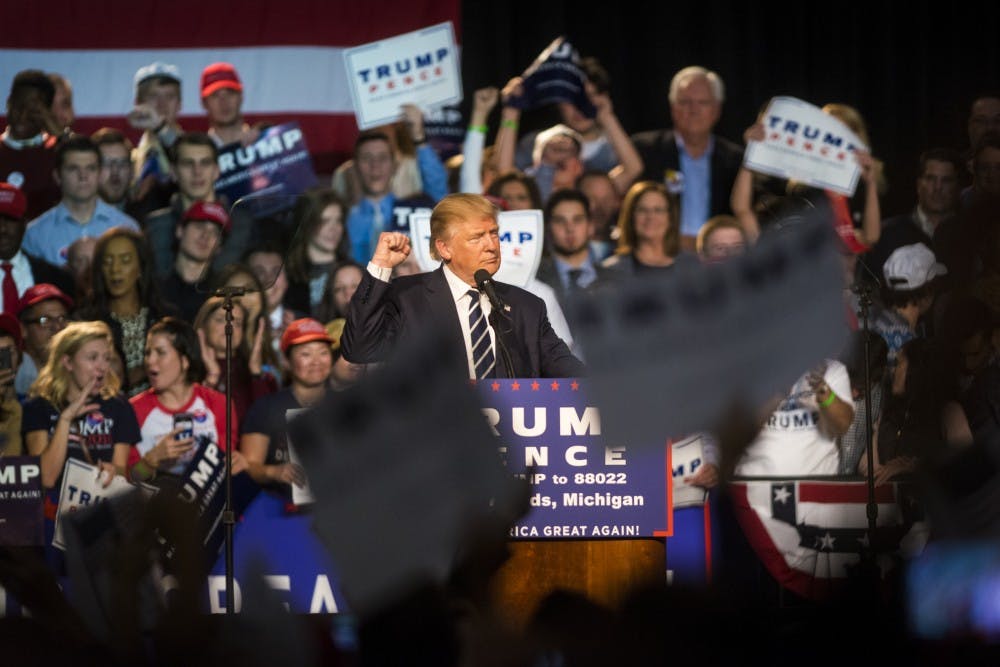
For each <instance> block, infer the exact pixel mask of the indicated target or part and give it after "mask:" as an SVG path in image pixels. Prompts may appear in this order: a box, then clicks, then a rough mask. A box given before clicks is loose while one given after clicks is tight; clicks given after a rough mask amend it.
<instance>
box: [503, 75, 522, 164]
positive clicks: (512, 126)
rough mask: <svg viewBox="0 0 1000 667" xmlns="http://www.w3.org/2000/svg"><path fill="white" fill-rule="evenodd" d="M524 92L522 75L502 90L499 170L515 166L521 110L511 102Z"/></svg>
mask: <svg viewBox="0 0 1000 667" xmlns="http://www.w3.org/2000/svg"><path fill="white" fill-rule="evenodd" d="M523 94H524V87H523V85H522V81H521V77H519V76H515V77H514V78H513V79H511V80H510V81H508V82H507V85H506V86H504V87H503V90H502V91H501V92H500V101H501V103H502V104H503V109H501V111H500V131H499V132H497V141H496V145H497V170H498V171H499V173H501V174H502V173H505V172H507V171H510V170H511V169H513V168H514V153H516V152H517V128H518V126H519V125H520V124H521V110H520V109H518V108H517V107H514V106H513V105H512V104H511V103H510V102H511V99H512V98H514V97H520V96H521V95H523Z"/></svg>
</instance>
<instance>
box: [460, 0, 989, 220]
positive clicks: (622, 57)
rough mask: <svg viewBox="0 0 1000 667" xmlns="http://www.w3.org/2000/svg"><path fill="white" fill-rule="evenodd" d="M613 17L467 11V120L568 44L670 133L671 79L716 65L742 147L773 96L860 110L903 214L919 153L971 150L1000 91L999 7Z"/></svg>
mask: <svg viewBox="0 0 1000 667" xmlns="http://www.w3.org/2000/svg"><path fill="white" fill-rule="evenodd" d="M602 4H603V7H602V8H600V9H595V8H594V7H595V5H594V4H591V3H579V2H566V1H564V0H543V1H540V0H533V1H532V2H525V1H524V0H508V1H507V2H503V3H492V2H490V3H487V2H477V1H475V0H464V2H463V3H462V38H461V41H462V48H463V69H464V72H463V78H464V86H465V91H466V100H467V102H466V107H467V106H468V100H470V99H471V97H472V91H474V90H475V89H476V88H478V87H481V86H485V85H498V86H502V85H503V84H504V83H505V82H506V81H507V80H508V79H509V78H510V77H511V76H514V75H515V74H519V73H520V72H521V71H523V70H524V68H525V67H527V66H528V65H529V64H530V63H531V62H532V60H533V59H534V58H535V56H537V54H538V53H539V52H540V51H541V50H542V49H543V48H544V47H545V46H546V45H547V44H548V43H549V42H550V41H551V40H552V39H554V38H555V37H557V36H559V35H565V36H566V37H567V38H568V39H569V40H570V42H571V43H572V44H573V45H574V46H575V47H576V48H577V50H578V51H579V52H580V54H581V55H584V56H595V57H597V58H598V59H600V61H601V62H602V63H603V64H604V65H605V67H607V69H608V70H609V72H610V74H611V77H612V82H613V83H612V98H613V101H614V105H615V109H616V111H617V113H618V116H619V118H620V119H621V121H622V124H623V125H624V126H625V128H626V130H627V131H628V132H629V133H633V132H638V131H640V130H646V129H653V128H659V127H667V126H669V124H670V116H669V109H668V106H667V89H668V86H669V83H670V78H671V77H672V76H673V74H674V73H675V72H676V71H677V70H679V69H680V68H682V67H685V66H687V65H693V64H698V65H703V66H705V67H708V68H710V69H713V70H715V71H716V72H718V73H719V75H720V76H721V77H722V78H723V80H724V81H725V83H726V88H727V91H726V96H727V99H726V103H725V106H724V109H723V115H722V119H721V120H720V122H719V125H718V127H717V132H718V133H719V134H721V135H723V136H726V137H729V138H731V139H735V140H739V139H740V138H741V137H742V134H743V130H744V129H745V128H746V127H747V126H748V125H749V124H750V123H751V122H752V121H753V119H754V118H755V115H756V113H757V110H758V109H759V108H760V107H761V106H762V105H764V104H765V103H766V102H767V100H768V99H769V98H770V97H772V96H774V95H792V96H795V97H800V98H802V99H805V100H807V101H809V102H812V103H813V104H817V105H823V104H825V103H827V102H843V103H846V104H850V105H852V106H854V107H856V108H857V109H858V110H859V111H860V112H861V113H862V115H863V116H864V118H865V120H866V121H867V123H868V128H869V132H870V134H871V137H872V144H873V147H872V149H873V153H874V154H875V155H876V156H877V157H879V158H881V159H882V160H883V161H884V162H885V163H886V171H887V177H888V181H889V191H888V193H887V194H886V196H885V198H884V199H883V214H884V215H891V214H895V213H900V212H904V211H906V210H908V209H909V208H910V207H911V206H912V205H913V202H914V179H915V176H916V160H917V157H918V156H919V154H920V152H921V151H922V150H924V149H926V148H929V147H933V146H949V147H953V148H957V149H964V148H966V147H967V144H968V140H967V138H966V133H965V121H966V118H967V115H968V109H969V105H970V104H971V101H972V99H973V98H974V97H975V96H976V95H977V94H978V93H980V92H982V91H991V90H992V91H996V90H1000V82H998V81H997V73H998V65H1000V4H995V3H969V4H968V5H967V4H965V3H959V2H927V1H925V0H915V1H914V2H908V3H904V2H895V3H893V2H867V3H840V4H837V5H833V6H831V7H830V8H827V7H825V6H823V5H816V6H813V5H812V4H811V3H802V5H801V6H800V7H798V8H796V9H787V8H782V7H781V6H779V5H778V4H777V3H765V2H721V1H718V0H700V1H697V2H661V3H647V2H633V1H631V0H619V1H617V2H605V3H602ZM553 119H554V117H553V116H552V115H551V112H532V113H531V114H530V115H526V117H525V118H524V121H523V125H524V126H525V127H526V128H527V129H530V128H531V127H540V126H545V125H547V124H548V123H549V122H551V121H552V120H553ZM492 120H493V122H494V125H495V123H496V117H495V116H494V117H493V118H492Z"/></svg>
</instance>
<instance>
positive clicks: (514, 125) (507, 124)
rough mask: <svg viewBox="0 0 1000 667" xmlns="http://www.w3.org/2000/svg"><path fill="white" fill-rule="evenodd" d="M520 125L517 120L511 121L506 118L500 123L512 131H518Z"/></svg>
mask: <svg viewBox="0 0 1000 667" xmlns="http://www.w3.org/2000/svg"><path fill="white" fill-rule="evenodd" d="M518 125H519V123H518V122H517V121H516V120H511V119H510V118H505V119H504V120H502V121H500V126H501V127H508V128H510V129H512V130H516V129H517V126H518Z"/></svg>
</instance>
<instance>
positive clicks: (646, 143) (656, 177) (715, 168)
mask: <svg viewBox="0 0 1000 667" xmlns="http://www.w3.org/2000/svg"><path fill="white" fill-rule="evenodd" d="M632 143H633V144H635V148H636V150H637V151H639V155H641V156H642V161H643V164H645V165H646V167H645V170H644V171H643V172H642V176H641V177H640V180H643V181H656V182H657V183H663V182H664V172H665V171H667V170H668V169H671V170H673V171H680V169H681V159H680V154H679V153H678V151H677V141H676V140H675V139H674V131H673V130H651V131H649V132H640V133H638V134H635V135H633V136H632ZM742 162H743V148H742V147H741V146H739V145H738V144H734V143H733V142H731V141H729V140H728V139H723V138H722V137H719V136H716V137H715V147H714V149H713V150H712V158H711V170H712V193H711V197H710V201H709V206H710V209H711V210H710V211H709V215H722V214H730V215H731V214H732V209H730V208H729V195H730V193H731V192H732V191H733V182H735V181H736V172H738V171H739V170H740V164H742Z"/></svg>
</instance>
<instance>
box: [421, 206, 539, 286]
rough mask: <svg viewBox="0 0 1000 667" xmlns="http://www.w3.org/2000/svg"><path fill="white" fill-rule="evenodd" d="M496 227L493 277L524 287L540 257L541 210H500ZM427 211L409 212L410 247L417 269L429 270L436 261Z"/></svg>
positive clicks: (532, 276) (536, 267) (432, 268)
mask: <svg viewBox="0 0 1000 667" xmlns="http://www.w3.org/2000/svg"><path fill="white" fill-rule="evenodd" d="M497 225H498V226H499V227H500V270H499V271H497V273H496V275H495V276H493V278H494V279H496V280H498V281H499V282H502V283H507V284H508V285H516V286H517V287H526V286H527V285H528V284H529V283H530V282H531V281H532V280H533V279H534V277H535V273H536V272H537V271H538V265H539V263H540V262H541V261H542V243H543V241H544V236H543V230H544V227H543V225H544V222H543V220H542V212H541V211H539V210H537V209H532V210H528V211H503V212H501V213H500V215H499V216H498V217H497ZM430 242H431V214H430V211H416V212H414V213H411V214H410V248H411V252H413V255H414V256H415V257H416V260H417V264H418V265H419V266H420V270H421V271H433V270H434V269H436V268H437V267H438V265H439V264H440V262H439V261H437V260H436V259H434V258H433V257H431V251H430Z"/></svg>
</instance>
